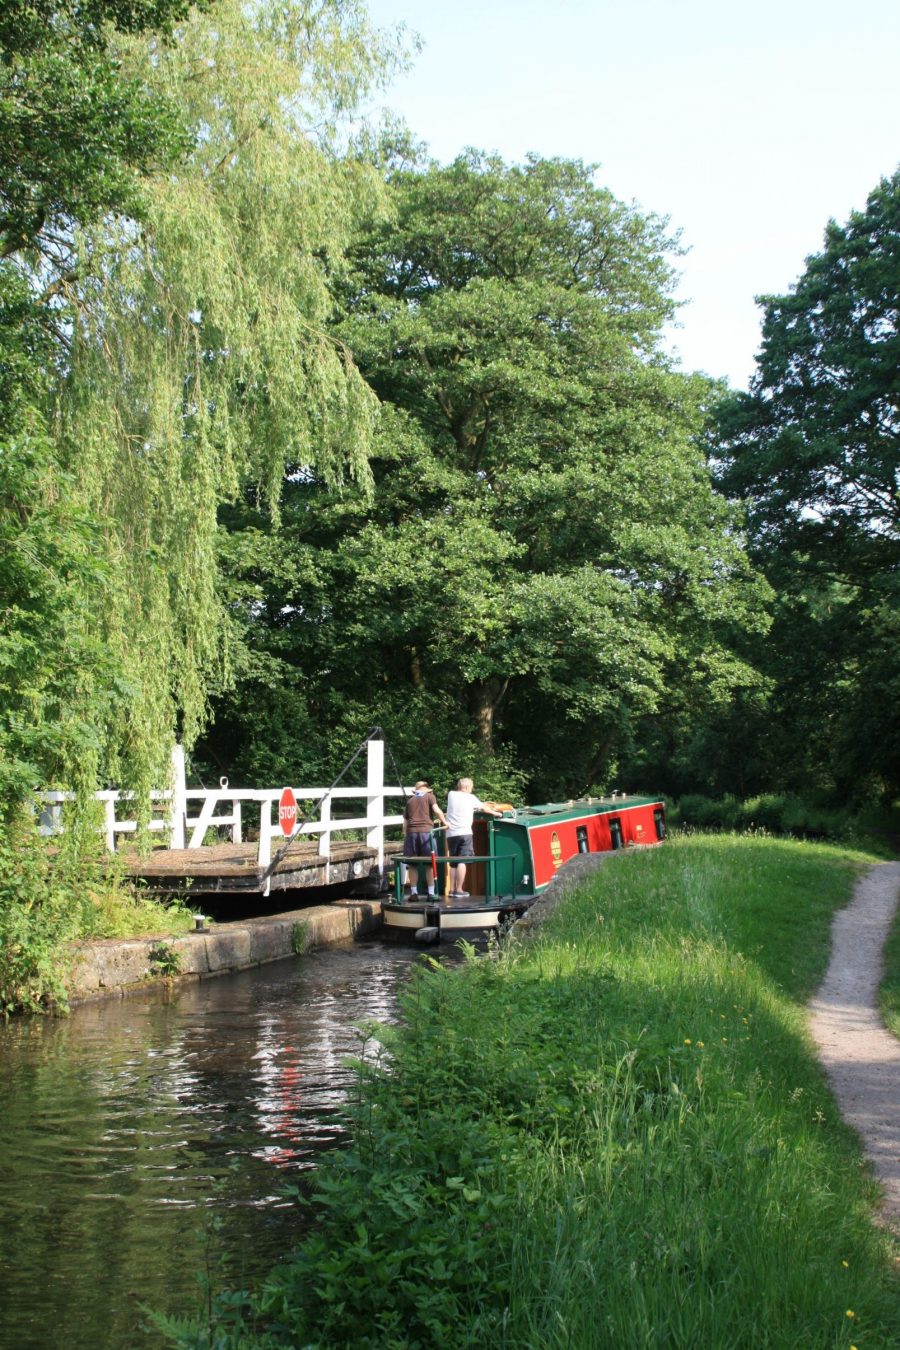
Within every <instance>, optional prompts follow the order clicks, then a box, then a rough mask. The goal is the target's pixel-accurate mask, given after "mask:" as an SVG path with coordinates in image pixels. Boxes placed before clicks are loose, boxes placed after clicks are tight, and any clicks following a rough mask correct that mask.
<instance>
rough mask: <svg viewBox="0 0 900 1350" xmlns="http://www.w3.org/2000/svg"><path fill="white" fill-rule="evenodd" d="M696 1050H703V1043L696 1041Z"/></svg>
mask: <svg viewBox="0 0 900 1350" xmlns="http://www.w3.org/2000/svg"><path fill="white" fill-rule="evenodd" d="M697 1049H698V1050H703V1049H704V1045H703V1042H702V1041H698V1042H697Z"/></svg>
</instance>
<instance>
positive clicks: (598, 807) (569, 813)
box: [498, 793, 662, 825]
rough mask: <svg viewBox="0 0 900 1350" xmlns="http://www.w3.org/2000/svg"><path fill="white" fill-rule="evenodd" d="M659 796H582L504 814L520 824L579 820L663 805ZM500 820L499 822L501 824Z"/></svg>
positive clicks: (507, 819) (519, 808)
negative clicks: (511, 813)
mask: <svg viewBox="0 0 900 1350" xmlns="http://www.w3.org/2000/svg"><path fill="white" fill-rule="evenodd" d="M661 805H662V802H661V801H660V799H659V798H658V797H637V796H627V795H626V794H625V793H622V795H621V796H620V795H618V794H617V795H616V796H615V797H582V798H579V799H578V800H577V801H568V802H546V803H544V804H543V805H541V806H520V807H517V809H516V814H515V817H510V816H508V815H507V816H504V818H503V819H504V821H505V822H507V823H509V822H511V821H512V820H514V821H515V823H516V824H519V825H528V824H535V825H538V824H541V823H542V822H543V821H546V820H547V819H548V818H550V817H552V818H553V819H555V820H579V819H582V818H583V817H585V816H605V815H611V816H614V815H617V814H618V812H620V811H627V810H628V809H629V808H630V807H633V806H661ZM499 823H500V822H498V824H499Z"/></svg>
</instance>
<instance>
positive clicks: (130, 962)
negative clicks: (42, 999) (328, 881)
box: [66, 900, 381, 1007]
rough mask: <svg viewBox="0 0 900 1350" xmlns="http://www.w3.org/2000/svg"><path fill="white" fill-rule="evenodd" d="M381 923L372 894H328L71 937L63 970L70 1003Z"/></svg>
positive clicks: (227, 970) (215, 971) (244, 962)
mask: <svg viewBox="0 0 900 1350" xmlns="http://www.w3.org/2000/svg"><path fill="white" fill-rule="evenodd" d="M380 926H381V909H380V906H379V904H378V903H377V902H373V901H357V900H333V901H331V902H330V903H329V904H327V905H310V906H308V907H306V908H304V909H297V910H289V911H287V912H285V913H282V914H273V915H268V916H266V917H264V918H258V919H245V920H241V921H239V922H236V923H229V924H227V925H222V927H221V928H218V927H214V928H209V929H206V930H204V931H202V932H193V933H186V934H182V935H181V936H178V937H175V936H172V935H171V934H165V933H157V934H155V935H153V936H151V937H140V938H102V939H97V940H94V941H83V942H77V943H73V944H72V945H71V946H70V948H69V951H70V955H71V966H70V968H69V971H68V973H67V976H66V994H67V1000H68V1003H69V1006H70V1007H77V1006H78V1005H79V1004H83V1003H92V1002H95V1001H97V1000H98V999H107V998H122V997H125V996H127V995H129V994H141V993H146V992H148V991H151V990H155V989H165V988H167V987H169V986H171V985H173V984H182V983H188V982H191V981H197V980H202V979H208V978H210V977H212V976H215V975H228V974H231V973H233V972H234V971H238V970H248V969H251V968H252V967H254V966H260V965H265V964H266V963H267V962H269V961H280V960H283V959H284V958H285V957H288V956H296V955H302V954H303V953H304V952H307V951H312V950H313V949H315V948H318V947H329V946H334V945H335V944H337V943H340V942H347V941H352V940H353V939H355V938H357V937H362V936H365V935H366V934H367V933H371V932H375V931H376V930H377V929H379V928H380Z"/></svg>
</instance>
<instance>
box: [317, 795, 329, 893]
mask: <svg viewBox="0 0 900 1350" xmlns="http://www.w3.org/2000/svg"><path fill="white" fill-rule="evenodd" d="M319 821H320V823H321V825H322V829H321V831H320V832H319V853H320V854H324V855H325V885H326V886H329V885H330V884H331V796H330V795H329V796H327V797H323V798H322V800H321V801H320V802H319Z"/></svg>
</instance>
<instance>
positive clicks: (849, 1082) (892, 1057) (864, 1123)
mask: <svg viewBox="0 0 900 1350" xmlns="http://www.w3.org/2000/svg"><path fill="white" fill-rule="evenodd" d="M898 900H900V863H898V862H893V863H879V864H878V865H876V866H875V867H871V868H869V870H868V871H867V872H865V873H864V874H863V876H862V877H861V878H860V879H859V881H858V882H857V884H856V889H855V890H854V892H853V899H852V900H851V902H850V904H849V905H848V906H847V908H846V909H842V910H841V911H840V912H839V913H838V914H836V915H835V919H834V924H833V927H832V948H831V961H830V963H829V966H828V970H827V972H826V975H825V979H824V981H823V983H822V986H821V988H820V989H819V991H818V993H817V994H816V996H815V998H814V999H813V1000H812V1002H811V1003H810V1009H809V1011H810V1030H811V1031H812V1035H813V1039H814V1040H815V1041H816V1043H817V1045H818V1047H819V1054H820V1057H821V1060H822V1063H823V1064H824V1066H825V1070H826V1072H827V1074H828V1079H829V1082H830V1083H831V1087H832V1090H833V1092H834V1094H835V1096H836V1098H837V1101H838V1105H839V1106H840V1109H841V1114H842V1115H843V1117H844V1119H845V1120H846V1121H847V1123H848V1124H850V1125H852V1126H853V1128H854V1129H855V1130H856V1132H857V1133H858V1134H859V1136H860V1139H861V1141H862V1145H863V1149H864V1151H865V1154H866V1156H867V1158H868V1159H869V1160H870V1162H871V1164H872V1167H873V1169H874V1172H875V1175H876V1177H877V1178H878V1180H879V1181H880V1182H881V1185H882V1187H883V1191H884V1198H883V1203H882V1209H881V1215H882V1218H883V1220H884V1222H885V1223H886V1224H887V1225H888V1226H889V1227H891V1228H893V1229H895V1230H896V1231H898V1232H900V1040H897V1039H896V1037H894V1036H892V1035H891V1034H890V1032H888V1031H886V1030H885V1028H884V1025H883V1023H882V1021H881V1017H880V1015H879V1012H878V985H879V982H880V980H881V976H882V971H883V957H882V950H883V947H884V943H885V939H886V938H887V935H888V931H889V929H890V926H891V921H892V919H893V917H894V912H895V910H896V908H897V904H898Z"/></svg>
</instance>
